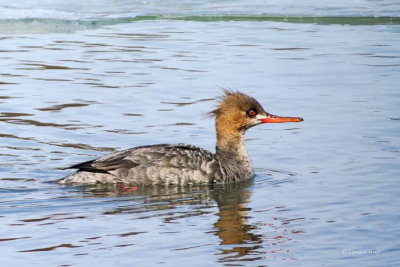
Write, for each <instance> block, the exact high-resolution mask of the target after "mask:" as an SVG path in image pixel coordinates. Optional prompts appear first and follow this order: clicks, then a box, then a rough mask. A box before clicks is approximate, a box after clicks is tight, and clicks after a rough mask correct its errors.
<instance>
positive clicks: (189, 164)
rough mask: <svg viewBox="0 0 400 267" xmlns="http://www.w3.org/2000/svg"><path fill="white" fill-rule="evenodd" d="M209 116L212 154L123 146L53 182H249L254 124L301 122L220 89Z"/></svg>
mask: <svg viewBox="0 0 400 267" xmlns="http://www.w3.org/2000/svg"><path fill="white" fill-rule="evenodd" d="M208 116H209V117H215V130H216V139H217V141H216V150H215V153H212V152H210V151H207V150H205V149H203V148H200V147H197V146H193V145H187V144H156V145H145V146H138V147H133V148H129V149H126V150H122V151H118V152H114V153H110V154H107V155H104V156H102V157H99V158H97V159H93V160H89V161H85V162H82V163H78V164H75V165H72V166H69V167H67V168H65V169H76V171H75V172H74V173H72V174H69V175H68V176H66V177H64V178H62V179H60V180H58V183H59V184H61V185H86V184H129V185H134V186H144V185H156V184H165V185H185V184H215V183H230V182H235V181H241V180H247V179H251V178H252V177H253V176H254V170H253V164H252V161H251V159H250V157H249V154H248V152H247V149H246V146H245V139H244V135H245V132H246V131H247V130H248V129H250V128H252V127H254V126H256V125H260V124H265V123H286V122H301V121H303V118H301V117H282V116H276V115H272V114H270V113H268V112H266V111H265V110H264V108H263V107H262V106H261V104H260V103H259V102H258V101H257V100H256V99H255V98H253V97H251V96H249V95H247V94H245V93H242V92H239V91H231V90H224V93H223V95H222V96H221V97H220V98H219V102H218V104H217V107H216V108H215V109H214V110H213V111H211V112H209V113H208Z"/></svg>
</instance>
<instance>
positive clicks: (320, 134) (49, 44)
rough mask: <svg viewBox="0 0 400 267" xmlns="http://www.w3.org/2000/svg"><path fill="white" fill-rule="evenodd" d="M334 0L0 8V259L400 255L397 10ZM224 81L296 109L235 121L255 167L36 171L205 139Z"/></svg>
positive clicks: (56, 262) (313, 261)
mask: <svg viewBox="0 0 400 267" xmlns="http://www.w3.org/2000/svg"><path fill="white" fill-rule="evenodd" d="M346 2H347V1H336V2H328V1H324V2H321V3H319V4H318V5H317V3H316V2H314V1H302V2H301V3H300V2H297V1H269V2H267V3H265V2H264V1H246V2H242V1H229V2H228V1H214V2H213V3H212V4H204V3H202V2H201V1H190V2H179V3H177V2H175V1H143V2H139V1H113V2H108V1H104V2H102V1H94V2H93V3H92V2H90V3H89V2H87V3H86V2H83V1H69V2H62V1H18V2H15V3H7V4H0V14H1V17H2V19H0V123H1V127H0V140H1V142H0V184H1V186H0V225H1V227H0V255H1V257H0V263H1V265H2V266H26V265H28V264H29V265H31V264H35V265H39V266H65V265H68V266H89V265H93V264H102V265H104V266H137V265H140V266H153V265H156V264H160V265H164V266H187V265H193V266H232V265H233V266H267V265H268V266H287V265H293V266H320V265H324V266H354V265H359V266H398V265H399V262H400V257H399V247H400V241H399V240H400V235H399V227H398V223H399V221H400V215H399V195H400V194H399V193H400V188H399V186H398V183H399V177H400V158H399V153H400V152H399V151H400V93H399V90H398V85H399V80H400V42H399V40H400V38H399V37H400V25H399V22H398V17H397V16H398V14H399V9H400V7H399V4H398V3H396V1H352V2H351V3H346ZM149 15H154V16H155V17H148V16H149ZM211 15H213V16H211ZM214 15H217V16H214ZM231 15H235V16H236V17H235V18H234V19H232V17H230V16H231ZM138 16H142V17H138ZM193 16H195V17H193ZM286 16H289V17H288V19H287V22H284V21H283V20H282V19H283V18H285V17H286ZM292 16H297V17H296V18H295V19H293V17H292ZM384 16H386V17H389V20H387V19H382V17H384ZM330 17H337V18H335V19H334V20H333V21H332V19H331V18H330ZM361 17H364V18H365V20H364V19H361ZM136 18H138V19H136ZM260 18H261V19H260ZM298 18H302V19H301V20H299V19H298ZM314 19H315V20H314ZM311 20H313V21H311ZM221 87H224V88H231V89H235V90H241V91H243V92H246V93H248V94H250V95H252V96H254V97H255V98H257V99H258V101H259V102H260V103H262V104H263V106H264V108H265V109H266V110H267V111H269V112H271V113H273V114H277V115H287V116H301V117H303V118H304V122H302V123H298V124H282V125H261V126H257V127H255V128H253V129H251V130H249V131H248V133H247V134H246V144H247V147H248V150H249V154H250V156H251V158H252V160H253V164H254V166H255V172H256V176H255V177H254V179H252V180H249V181H246V182H242V183H234V184H229V185H217V186H192V187H167V188H165V187H162V186H161V187H143V188H138V189H137V190H134V191H132V190H129V189H126V188H118V189H115V188H109V187H105V186H97V187H60V186H58V185H56V184H54V183H50V182H51V181H54V180H55V179H58V178H61V177H63V176H64V175H67V174H68V173H70V171H66V170H61V168H62V167H65V166H68V165H71V164H74V163H78V162H81V161H85V160H89V159H93V158H95V157H98V156H101V155H104V154H106V153H109V152H111V151H115V150H119V149H125V148H129V147H133V146H139V145H145V144H156V143H190V144H194V145H198V146H201V147H204V148H206V149H209V150H211V151H213V150H214V146H215V133H214V129H213V126H214V122H213V121H212V120H211V119H205V113H206V112H208V111H210V110H211V109H212V108H213V107H214V106H215V103H216V97H217V96H218V95H220V94H221V89H220V88H221Z"/></svg>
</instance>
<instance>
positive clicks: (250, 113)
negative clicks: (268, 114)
mask: <svg viewBox="0 0 400 267" xmlns="http://www.w3.org/2000/svg"><path fill="white" fill-rule="evenodd" d="M247 115H249V117H252V118H254V117H255V116H256V115H257V111H256V110H255V109H250V110H248V111H247Z"/></svg>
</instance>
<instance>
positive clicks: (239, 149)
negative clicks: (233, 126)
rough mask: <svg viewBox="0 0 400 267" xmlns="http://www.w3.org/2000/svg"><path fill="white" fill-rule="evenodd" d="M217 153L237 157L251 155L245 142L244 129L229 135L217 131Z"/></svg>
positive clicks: (242, 157)
mask: <svg viewBox="0 0 400 267" xmlns="http://www.w3.org/2000/svg"><path fill="white" fill-rule="evenodd" d="M216 150H217V155H220V156H229V157H233V158H237V159H246V158H248V157H249V155H248V154H247V149H246V146H245V144H244V131H243V132H240V133H238V134H234V135H229V134H223V133H219V132H217V147H216Z"/></svg>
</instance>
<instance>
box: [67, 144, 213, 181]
mask: <svg viewBox="0 0 400 267" xmlns="http://www.w3.org/2000/svg"><path fill="white" fill-rule="evenodd" d="M70 168H75V169H78V173H79V171H81V172H91V173H109V174H112V175H114V176H116V177H118V180H119V181H122V182H127V183H136V184H157V183H167V184H169V183H170V184H182V183H188V182H212V181H213V180H214V178H215V176H219V173H220V167H219V162H218V160H216V159H215V156H214V155H213V154H212V153H210V152H208V151H207V150H204V149H202V148H199V147H195V146H190V145H168V144H162V145H153V146H142V147H135V148H131V149H128V150H124V151H120V152H115V153H111V154H108V155H105V156H103V157H100V158H98V159H96V160H93V161H87V162H83V163H80V164H76V165H73V166H71V167H70Z"/></svg>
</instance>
